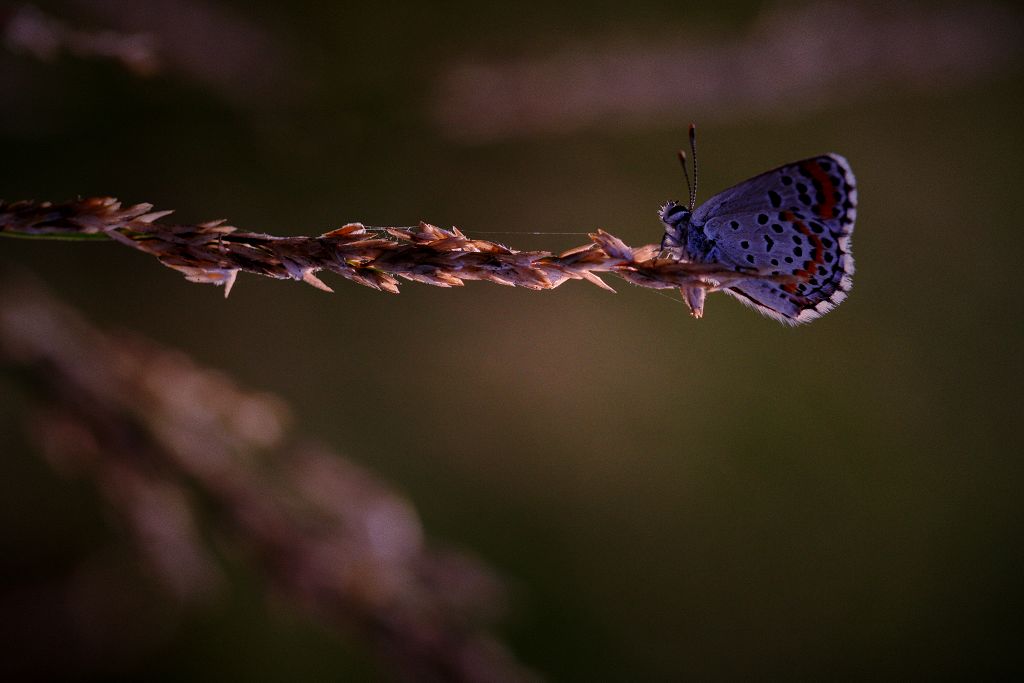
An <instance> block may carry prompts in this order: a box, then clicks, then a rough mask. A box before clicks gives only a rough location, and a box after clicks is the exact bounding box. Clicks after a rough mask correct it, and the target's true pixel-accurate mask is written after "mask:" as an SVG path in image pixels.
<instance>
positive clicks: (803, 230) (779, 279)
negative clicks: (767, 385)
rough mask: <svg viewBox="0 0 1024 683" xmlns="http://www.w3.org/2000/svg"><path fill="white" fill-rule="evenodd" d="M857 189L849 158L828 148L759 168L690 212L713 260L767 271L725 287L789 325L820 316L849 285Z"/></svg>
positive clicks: (729, 291) (739, 297)
mask: <svg viewBox="0 0 1024 683" xmlns="http://www.w3.org/2000/svg"><path fill="white" fill-rule="evenodd" d="M856 215H857V190H856V184H855V180H854V177H853V172H852V171H851V170H850V165H849V163H847V161H846V159H844V158H843V157H841V156H839V155H838V154H826V155H823V156H819V157H813V158H810V159H804V160H803V161H797V162H794V163H792V164H786V165H785V166H780V167H779V168H776V169H773V170H771V171H768V172H767V173H762V174H761V175H759V176H756V177H754V178H751V179H750V180H747V181H744V182H742V183H740V184H739V185H736V186H735V187H731V188H729V189H728V190H724V191H723V192H720V193H719V194H717V195H715V196H714V197H712V198H711V199H709V200H708V201H707V202H706V203H704V204H702V205H701V206H700V207H699V208H698V209H697V210H696V211H695V212H694V214H693V221H694V223H695V224H697V225H700V224H703V230H704V233H705V234H706V235H707V237H708V238H709V239H710V240H713V243H714V244H715V249H714V250H713V251H714V258H715V259H716V260H718V261H721V262H722V263H724V264H726V265H730V266H734V267H737V268H739V269H741V270H747V269H757V270H759V271H761V272H765V273H767V274H770V275H769V277H766V278H765V279H756V280H748V281H745V282H742V283H740V284H736V285H734V286H731V287H729V288H727V289H726V290H725V291H726V292H727V293H729V294H731V295H733V296H735V297H736V298H738V299H739V300H741V301H742V302H744V303H746V304H748V305H750V306H753V307H754V308H757V309H758V310H760V311H761V312H762V313H764V314H766V315H768V316H770V317H772V318H776V319H778V320H781V321H783V322H786V323H790V324H794V325H795V324H799V323H803V322H808V321H810V320H814V319H815V318H818V317H820V316H822V315H824V314H825V313H827V312H828V311H830V310H832V309H833V308H834V307H835V306H836V305H837V304H839V302H841V301H842V300H843V299H845V298H846V294H847V292H848V291H849V290H850V287H851V285H852V275H853V256H852V255H851V254H850V235H851V234H852V232H853V225H854V221H855V219H856Z"/></svg>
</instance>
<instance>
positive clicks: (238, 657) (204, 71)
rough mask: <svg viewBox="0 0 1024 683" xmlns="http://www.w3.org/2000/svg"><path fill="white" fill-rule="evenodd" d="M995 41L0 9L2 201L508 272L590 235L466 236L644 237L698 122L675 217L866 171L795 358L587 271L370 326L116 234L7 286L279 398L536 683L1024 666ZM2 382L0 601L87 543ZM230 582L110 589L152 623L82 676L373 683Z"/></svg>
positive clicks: (254, 577)
mask: <svg viewBox="0 0 1024 683" xmlns="http://www.w3.org/2000/svg"><path fill="white" fill-rule="evenodd" d="M1022 17H1024V14H1022V13H1021V11H1020V10H1019V9H1017V8H1016V6H1015V5H1013V4H1010V3H998V2H996V3H988V2H986V3H973V2H972V3H968V2H962V3H956V2H953V3H947V2H920V3H910V4H901V5H899V6H898V7H895V8H894V7H889V6H882V5H876V4H861V3H857V2H845V1H840V2H834V3H824V4H814V3H810V4H808V3H802V2H766V3H758V2H743V1H739V2H730V3H724V4H718V3H688V4H685V5H683V4H680V3H679V2H675V1H673V2H668V1H665V2H659V1H654V0H650V1H649V0H640V1H638V2H632V3H628V4H625V5H611V4H597V5H595V4H594V3H589V2H569V3H533V4H530V3H527V4H522V3H498V4H488V3H474V2H450V3H441V4H436V5H430V4H426V3H423V4H420V3H405V2H381V3H371V4H366V3H355V4H343V3H321V2H313V1H307V2H292V3H287V4H283V3H277V2H265V1H259V2H253V1H251V0H247V1H245V2H242V1H241V0H183V1H172V0H134V1H131V2H128V1H125V0H67V1H65V2H53V3H38V4H35V5H31V6H30V5H26V4H24V3H18V2H6V3H0V148H2V149H3V155H2V160H3V161H2V163H0V197H2V198H4V199H8V200H16V199H40V200H43V199H48V200H64V199H68V198H73V197H76V196H92V195H114V196H117V197H119V198H121V199H122V200H124V201H125V202H143V201H144V202H152V203H154V204H155V205H156V206H157V207H158V208H173V209H176V210H177V213H176V214H175V218H176V219H177V220H180V221H200V220H209V219H213V218H222V217H226V218H228V219H230V221H231V222H232V223H233V224H234V225H237V226H240V227H242V228H245V229H250V230H255V231H265V232H271V233H275V234H289V235H298V234H306V235H311V234H319V233H321V232H324V231H326V230H328V229H331V228H334V227H338V226H340V225H341V224H344V223H346V222H350V221H363V222H365V223H367V224H371V225H411V224H415V223H416V222H417V221H419V220H426V221H430V222H433V223H435V224H438V225H442V226H447V225H452V224H454V225H457V226H459V227H460V228H461V229H463V230H465V231H466V232H467V233H468V234H470V235H474V234H478V235H480V236H481V237H484V238H487V239H495V240H499V241H503V242H507V243H509V244H510V245H512V246H514V247H517V248H532V249H550V250H555V251H558V250H561V249H565V248H569V247H571V246H575V245H577V244H581V243H583V242H585V241H586V237H585V235H582V234H581V235H547V236H545V235H534V234H524V235H521V236H517V235H515V234H508V235H490V234H485V233H490V232H509V233H515V232H523V233H534V232H580V233H583V232H586V231H591V230H594V229H596V228H599V227H600V228H605V229H606V230H609V231H611V232H612V233H614V234H616V235H618V236H619V237H621V238H622V239H624V240H626V241H627V242H628V243H630V244H633V245H641V244H646V243H651V242H656V241H657V240H658V239H660V227H659V222H658V220H657V216H656V210H657V208H658V206H659V205H660V204H661V203H662V202H664V201H665V200H667V199H679V198H681V197H682V196H683V195H684V193H685V191H684V189H683V186H682V178H681V174H680V173H679V170H678V166H677V163H676V161H675V159H674V153H675V150H676V149H678V148H679V147H680V146H683V145H684V144H685V140H686V127H687V125H688V124H689V123H690V122H691V121H695V122H696V123H697V124H698V126H699V130H700V135H699V143H700V161H701V166H700V168H701V197H700V198H698V201H700V200H701V199H706V198H707V197H709V196H711V194H712V193H714V192H717V191H718V190H720V189H723V188H724V187H726V186H729V185H731V184H733V183H735V182H738V181H740V180H742V179H744V178H746V177H748V176H751V175H754V174H756V173H758V172H760V171H763V170H766V169H768V168H770V167H772V166H774V165H778V164H780V163H783V162H787V161H791V160H795V159H799V158H803V157H806V156H809V155H813V154H818V153H824V152H829V151H835V152H839V153H841V154H844V155H845V156H846V157H847V158H848V159H849V160H850V162H851V164H852V166H853V169H854V171H855V173H856V175H857V178H858V189H859V197H860V206H859V210H858V223H857V229H856V233H855V235H854V240H853V244H854V249H853V251H854V255H855V257H856V259H857V275H856V277H855V281H854V289H853V292H852V296H851V297H850V299H849V300H848V301H847V302H846V303H844V304H842V306H840V307H839V308H838V309H837V310H836V311H834V312H832V313H830V314H829V315H828V316H826V317H825V318H824V319H822V320H819V321H817V322H814V323H812V324H810V325H809V326H806V327H802V328H798V329H789V328H785V327H782V326H780V325H778V324H776V323H775V322H773V321H770V320H767V319H763V318H761V317H760V316H758V315H757V314H756V313H754V312H752V311H750V310H748V309H746V308H744V307H742V306H740V305H739V304H738V303H737V302H735V301H733V300H731V299H728V298H727V297H725V296H723V295H720V294H716V295H712V296H710V297H709V301H708V304H707V308H706V313H705V318H704V319H703V320H701V321H694V320H692V319H691V318H690V317H689V316H688V315H687V311H686V308H685V305H683V304H682V303H680V302H679V301H678V300H676V301H671V300H669V299H667V298H666V297H665V296H660V295H658V294H657V293H654V292H652V291H650V290H641V289H637V288H632V287H629V286H628V285H625V284H624V283H622V282H621V281H615V280H614V279H613V278H609V279H608V280H609V283H610V284H612V285H613V286H615V287H616V288H617V289H618V290H619V294H618V295H615V296H613V295H610V294H608V293H606V292H602V291H600V290H598V289H597V288H595V287H592V286H589V285H584V284H581V283H576V282H572V283H569V284H566V285H565V286H563V287H561V288H559V289H557V290H554V291H552V292H529V291H526V290H518V289H507V288H502V287H496V286H492V285H487V284H481V283H470V284H469V285H468V286H467V287H465V288H464V289H455V290H442V289H436V288H432V287H427V286H422V285H417V284H412V283H410V284H406V285H404V287H403V292H402V294H401V295H400V296H389V295H386V294H382V293H377V292H373V291H371V290H368V289H364V288H360V287H357V286H355V285H352V284H350V283H346V282H344V281H341V280H340V279H338V278H334V279H332V278H331V276H330V275H329V274H328V275H326V276H325V277H324V279H325V281H327V282H328V283H329V284H331V285H332V286H334V287H335V289H336V293H335V294H333V295H326V294H323V293H321V292H318V291H315V290H313V289H311V288H309V287H306V286H304V285H298V284H294V283H288V282H276V281H271V280H265V279H261V278H257V277H254V276H247V275H245V274H242V275H241V276H240V277H239V281H238V283H237V284H236V286H235V289H234V291H233V292H232V294H231V297H230V299H228V300H227V301H225V300H224V298H223V296H222V290H220V289H216V288H213V287H208V286H200V285H195V284H190V283H187V282H185V281H184V280H183V279H182V278H181V277H180V276H179V275H178V274H176V273H174V272H173V271H170V270H168V269H164V268H162V267H160V266H159V265H158V264H156V263H155V262H153V261H152V260H151V259H149V258H147V257H144V256H142V255H139V254H135V253H131V252H130V251H128V250H126V249H124V248H121V247H119V246H116V245H114V244H104V243H99V244H96V243H87V244H71V243H63V242H28V241H18V240H5V241H4V242H3V243H2V244H0V248H2V250H3V251H2V260H3V261H4V262H6V263H17V264H21V265H23V266H25V267H26V268H27V269H29V270H31V271H32V272H33V273H34V274H35V275H36V276H38V277H39V278H40V279H42V280H44V281H45V282H46V283H47V284H48V286H49V287H50V288H51V289H52V290H53V291H54V292H55V293H56V294H57V295H59V296H60V297H62V298H63V299H64V300H66V301H68V302H70V303H72V304H73V305H75V306H76V307H78V308H80V309H81V310H82V311H84V312H85V313H86V314H87V315H88V316H89V317H90V318H91V319H92V320H94V321H95V322H96V323H98V324H100V325H102V326H105V327H117V328H132V329H134V330H137V331H139V332H141V333H143V334H145V335H147V336H149V337H151V338H154V339H156V340H159V341H160V342H162V343H165V344H169V345H172V346H176V347H178V348H180V349H182V350H184V351H186V352H187V353H188V354H190V355H191V356H192V357H194V358H195V359H196V360H197V361H198V362H200V363H202V364H205V365H210V366H215V367H218V368H220V369H222V370H224V371H225V372H227V373H229V374H230V375H231V376H233V377H234V378H236V379H237V380H239V381H240V382H242V383H244V384H245V385H247V386H250V387H255V388H258V389H261V390H266V391H269V392H273V393H275V394H277V395H279V396H280V397H282V398H284V399H285V400H286V401H287V402H288V403H289V404H290V405H291V407H292V410H293V412H294V414H295V415H296V418H295V420H296V423H297V429H298V430H299V431H300V432H302V433H304V434H310V435H317V437H319V438H321V439H323V440H324V441H325V442H327V443H328V444H330V445H331V446H332V447H333V448H335V449H337V450H339V451H341V452H344V453H345V454H346V455H347V456H348V457H350V458H352V459H353V460H355V461H357V462H359V463H361V464H362V465H364V466H365V467H367V468H369V469H370V470H372V471H373V472H375V473H376V474H377V475H378V476H380V477H381V478H383V479H385V480H387V481H389V482H390V483H391V484H392V485H394V486H396V487H397V488H398V489H400V490H401V491H403V492H404V493H405V494H407V495H408V497H409V499H410V500H411V501H412V502H413V503H414V504H415V506H416V508H417V510H418V512H419V514H420V516H421V517H422V520H423V524H424V527H425V529H426V533H427V534H428V536H430V537H431V538H434V539H439V540H440V541H442V542H444V543H445V544H447V545H451V546H455V547H459V548H462V549H465V550H467V551H469V552H470V553H472V554H473V555H475V556H477V557H479V558H480V559H481V560H482V561H484V562H485V563H487V564H488V565H489V566H490V567H491V568H492V569H493V570H494V571H495V572H496V573H497V574H498V575H500V576H501V577H502V578H503V579H504V580H505V581H506V582H507V583H508V584H509V585H510V587H511V593H510V596H511V597H510V600H509V612H508V614H507V615H506V617H505V619H504V620H503V622H502V624H501V629H500V633H499V635H500V636H501V637H502V639H503V640H504V641H505V642H506V643H507V644H508V645H509V647H510V649H511V650H512V652H514V653H515V655H516V656H517V657H518V658H519V659H520V660H522V661H523V662H525V663H526V664H527V665H528V666H529V667H531V668H532V669H534V670H535V671H537V672H539V673H540V674H541V675H542V676H544V677H546V678H550V679H552V680H567V681H568V680H580V681H582V680H627V679H628V680H670V679H680V678H682V679H686V678H691V679H712V680H717V679H737V678H743V679H749V678H754V677H757V678H767V679H777V678H782V679H821V678H825V677H828V678H849V679H860V680H863V679H890V678H906V677H908V676H910V677H913V678H936V677H946V676H949V677H960V676H966V675H968V674H979V673H980V674H983V675H985V674H987V675H989V676H993V675H995V674H997V673H1001V672H1007V671H1010V670H1014V669H1017V670H1018V671H1019V665H1020V660H1019V656H1020V655H1019V646H1020V642H1021V638H1022V636H1024V624H1022V619H1021V598H1022V596H1021V592H1022V585H1024V583H1022V579H1021V577H1022V570H1024V556H1022V555H1024V553H1022V550H1024V545H1022V542H1021V532H1022V531H1024V529H1022V524H1021V521H1022V520H1021V512H1022V510H1021V505H1020V493H1019V491H1020V486H1019V485H1020V480H1021V475H1022V473H1024V465H1022V464H1021V462H1020V454H1021V452H1022V450H1024V449H1022V446H1024V444H1022V438H1021V427H1020V425H1021V421H1022V418H1024V414H1022V405H1024V403H1022V400H1021V399H1022V395H1021V393H1022V392H1021V390H1020V382H1021V380H1022V374H1024V373H1022V361H1021V358H1022V355H1021V352H1022V341H1024V324H1022V323H1024V320H1022V315H1021V314H1022V310H1021V304H1020V295H1019V292H1018V291H1017V286H1019V279H1020V278H1019V276H1018V274H1017V273H1016V272H1015V266H1014V263H1015V256H1014V255H1015V254H1016V253H1017V252H1019V242H1020V238H1019V235H1020V232H1021V225H1020V224H1021V218H1020V217H1021V215H1024V202H1022V200H1021V192H1020V184H1021V181H1022V180H1024V172H1022V168H1024V166H1022V164H1021V156H1022V153H1024V134H1022V132H1021V115H1022V107H1021V105H1022V103H1024V98H1022V94H1024V81H1022V79H1021V74H1022V68H1021V67H1022V54H1024V48H1022V40H1021V39H1022V38H1024V25H1022ZM0 296H3V293H2V292H0ZM676 298H677V299H678V297H676ZM5 385H6V387H7V388H6V389H5ZM11 386H12V384H11V380H10V377H9V375H5V374H0V392H2V393H0V406H2V407H3V410H2V411H0V443H2V444H3V445H2V446H0V450H2V451H3V457H2V458H0V501H3V502H2V504H0V580H2V581H3V585H2V586H0V590H6V591H13V590H15V589H16V588H17V587H18V586H21V585H24V584H25V583H26V582H28V581H30V580H31V579H32V578H33V577H38V576H40V575H43V574H46V573H47V572H51V571H54V570H53V568H54V567H66V566H73V565H76V564H77V563H80V562H81V561H82V559H83V558H86V557H89V556H91V555H92V554H93V553H95V552H96V549H97V548H101V547H103V548H107V547H109V546H110V545H111V539H112V538H114V539H116V538H117V531H116V528H115V527H116V525H115V524H113V523H112V521H111V518H110V515H109V514H108V513H107V511H106V509H105V507H104V503H103V502H102V500H101V499H99V498H98V497H97V496H96V495H95V494H94V492H93V491H92V489H91V487H90V485H89V483H88V481H81V480H74V479H70V480H69V479H67V478H64V477H62V476H61V475H60V474H59V473H56V472H54V471H52V470H51V469H50V468H49V467H48V466H47V465H46V464H45V463H43V462H42V461H41V460H40V459H39V458H38V457H37V456H36V454H35V453H34V452H33V448H32V447H31V446H30V445H29V444H30V442H31V440H30V439H29V438H27V437H26V435H25V429H24V427H23V425H22V422H21V420H20V417H19V414H20V413H19V411H20V409H21V407H20V405H19V401H18V399H17V398H16V396H17V394H16V393H12V390H11ZM396 416H400V418H401V421H400V422H399V423H398V424H399V425H400V426H398V427H396V426H395V424H396V423H395V420H394V418H395V417H396ZM231 572H232V574H231V576H232V580H231V582H230V584H229V587H228V588H227V589H225V590H224V591H222V592H221V594H220V595H219V596H218V597H217V599H215V600H212V601H210V602H206V603H202V604H199V605H195V604H188V605H185V606H181V605H177V604H175V603H174V602H173V601H172V600H169V599H167V598H158V597H153V596H151V595H149V592H147V591H150V590H151V589H149V588H145V586H147V585H148V584H147V581H148V579H147V577H146V573H145V572H144V571H143V570H141V569H139V568H133V566H132V564H131V562H126V563H125V570H124V576H123V577H121V578H120V579H119V581H120V582H121V583H122V585H123V586H125V591H126V592H127V593H130V594H131V595H132V596H133V599H134V600H137V601H139V603H140V604H143V605H145V608H144V610H143V608H140V609H139V610H134V609H126V610H125V613H124V614H122V615H120V617H119V618H121V619H122V620H123V623H121V624H120V628H123V629H124V632H125V633H126V634H131V633H134V632H135V631H136V630H137V629H142V626H138V627H136V623H137V620H140V619H141V618H140V617H139V616H138V615H139V613H140V611H146V615H147V616H146V618H145V619H144V620H141V621H142V622H144V624H148V626H146V627H145V628H152V629H158V628H164V629H165V630H166V632H161V635H160V636H159V637H153V638H142V637H135V638H134V639H132V638H127V636H126V638H127V641H126V642H128V644H126V645H125V651H126V653H127V654H124V656H121V657H111V658H109V659H104V660H100V661H95V662H92V663H91V664H90V668H88V669H85V670H82V671H81V674H82V675H83V676H90V677H107V676H124V677H143V676H144V677H147V678H153V677H165V678H180V677H185V676H187V677H190V678H196V679H218V680H221V679H225V678H230V677H245V678H247V679H252V680H273V679H277V680H281V679H285V678H298V677H306V678H322V679H324V678H326V679H339V678H340V679H345V678H356V677H362V676H366V675H369V674H368V673H367V672H368V671H372V670H375V669H374V665H372V664H369V663H368V660H369V656H368V654H367V652H366V651H365V649H364V648H363V646H362V644H361V640H360V638H359V637H358V636H357V635H354V636H350V637H342V638H336V637H335V635H334V634H333V632H331V631H330V630H328V629H327V628H326V627H324V626H322V625H320V624H318V623H317V622H316V620H315V619H312V618H309V617H307V616H304V615H302V614H297V613H293V612H291V611H289V610H288V609H287V605H284V606H282V605H280V604H277V603H275V602H274V601H268V600H267V599H266V597H265V595H264V593H265V591H264V590H263V588H262V584H261V578H260V574H259V571H258V570H257V569H254V568H249V567H246V566H245V565H244V564H242V565H239V566H235V567H233V568H232V569H231ZM133 586H134V587H135V588H132V587H133ZM5 604H6V603H5ZM0 619H5V617H4V616H3V615H0ZM5 620H6V619H5ZM42 623H45V619H43V620H42ZM154 624H156V625H159V626H154ZM8 627H9V628H14V627H17V625H14V626H12V625H11V624H10V623H8ZM136 641H138V642H136ZM0 656H3V657H5V658H13V659H15V660H17V658H18V657H19V653H17V652H7V653H4V654H2V655H0ZM55 656H56V653H55Z"/></svg>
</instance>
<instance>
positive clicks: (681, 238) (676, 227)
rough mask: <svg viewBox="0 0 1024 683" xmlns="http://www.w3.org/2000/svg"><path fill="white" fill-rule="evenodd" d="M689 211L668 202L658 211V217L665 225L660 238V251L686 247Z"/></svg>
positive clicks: (680, 205) (677, 204)
mask: <svg viewBox="0 0 1024 683" xmlns="http://www.w3.org/2000/svg"><path fill="white" fill-rule="evenodd" d="M691 215H692V214H691V212H690V209H688V208H687V207H685V206H683V205H682V204H679V203H677V202H668V203H667V204H665V205H664V206H663V207H661V210H660V211H658V217H659V218H661V222H662V223H664V224H665V235H664V237H662V238H661V248H662V249H678V248H681V247H685V246H686V234H687V227H688V226H689V224H690V216H691Z"/></svg>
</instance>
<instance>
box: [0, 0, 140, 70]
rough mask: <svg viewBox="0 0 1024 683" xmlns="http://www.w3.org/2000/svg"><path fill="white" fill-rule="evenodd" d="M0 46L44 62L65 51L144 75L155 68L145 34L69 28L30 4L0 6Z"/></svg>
mask: <svg viewBox="0 0 1024 683" xmlns="http://www.w3.org/2000/svg"><path fill="white" fill-rule="evenodd" d="M0 45H4V46H6V47H7V48H8V49H9V50H11V51H12V52H21V53H26V54H29V55H32V56H33V57H35V58H36V59H39V60H42V61H47V62H49V61H53V60H55V59H56V58H57V57H58V56H59V55H60V54H61V53H64V52H67V53H69V54H72V55H75V56H76V57H87V58H99V59H113V60H115V61H117V62H119V63H120V64H121V65H122V66H124V67H125V68H127V69H129V70H130V71H134V72H135V73H137V74H139V75H144V76H145V75H150V74H152V73H154V72H155V71H156V70H157V67H158V60H157V56H156V50H155V46H154V41H153V39H152V37H151V36H149V35H148V34H145V33H131V34H129V33H119V32H117V31H110V30H104V31H85V30H81V29H77V28H72V27H71V26H69V25H68V24H67V23H65V22H63V21H61V20H59V19H56V18H55V17H52V16H50V15H48V14H46V13H44V12H43V11H42V10H40V9H39V8H37V7H35V6H34V5H30V4H23V5H17V6H0Z"/></svg>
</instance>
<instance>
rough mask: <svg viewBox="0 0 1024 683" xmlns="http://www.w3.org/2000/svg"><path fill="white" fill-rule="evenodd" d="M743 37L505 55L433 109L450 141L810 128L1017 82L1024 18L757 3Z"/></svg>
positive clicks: (460, 69) (454, 79)
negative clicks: (910, 97)
mask: <svg viewBox="0 0 1024 683" xmlns="http://www.w3.org/2000/svg"><path fill="white" fill-rule="evenodd" d="M758 5H759V6H761V7H762V10H761V12H760V13H759V15H758V16H757V17H756V18H755V19H754V20H753V21H752V22H750V23H749V24H748V25H747V26H745V27H743V28H740V29H731V30H723V28H721V27H715V26H713V25H705V26H701V25H700V24H699V23H693V22H686V23H683V24H680V25H673V24H668V23H666V24H664V25H662V26H658V27H652V30H650V31H645V32H643V33H642V34H640V35H638V36H629V35H628V34H627V33H626V32H625V31H624V30H623V28H622V27H620V26H618V25H615V26H614V31H613V32H612V33H610V34H607V35H600V36H596V37H593V38H591V39H583V38H578V39H576V40H569V41H559V42H558V44H557V49H553V50H539V49H536V48H534V49H532V50H531V49H530V46H531V45H534V44H536V42H537V41H534V42H533V43H524V44H523V51H522V52H521V53H519V54H517V55H511V56H505V57H489V56H487V55H479V56H477V57H473V56H466V57H463V58H460V59H459V60H458V61H457V62H453V63H452V64H451V65H450V66H449V67H448V68H447V70H446V71H445V72H444V73H442V74H441V75H440V78H439V80H438V84H437V86H436V87H435V90H434V93H433V96H432V104H431V110H432V113H433V118H434V120H435V122H436V124H437V125H438V127H439V128H440V129H441V130H442V131H443V132H444V133H445V134H446V135H448V136H449V137H450V138H451V139H453V140H458V141H463V142H468V143H481V142H493V141H496V140H505V139H510V138H518V137H529V136H536V135H539V134H570V133H574V132H576V131H579V130H581V129H588V128H599V127H606V128H609V129H612V130H615V131H618V132H621V131H622V130H623V128H624V127H629V126H632V127H641V128H642V127H650V126H652V125H664V126H671V127H675V126H678V125H679V121H680V118H681V117H682V115H683V113H684V112H685V116H686V119H687V120H713V121H715V122H716V123H717V124H723V123H726V122H737V121H740V122H744V121H746V122H749V121H756V122H758V123H759V124H762V125H763V124H764V122H765V121H766V120H768V119H771V120H782V121H787V120H794V119H795V120H804V119H805V118H806V117H807V116H808V115H809V114H810V113H813V112H816V111H821V110H824V109H828V108H834V107H840V106H843V105H845V104H847V103H849V102H851V101H857V100H862V99H870V98H879V97H883V96H885V97H887V96H891V93H892V92H894V91H905V92H909V93H926V94H933V93H943V92H949V91H950V90H956V89H958V88H963V87H965V86H971V85H973V84H975V83H978V82H983V81H985V80H987V79H990V78H998V77H1000V76H1010V75H1012V74H1013V73H1015V72H1016V70H1017V69H1018V68H1019V65H1020V62H1021V57H1022V55H1024V14H1022V13H1021V11H1020V6H1019V5H1015V4H1014V3H1006V2H963V1H959V2H942V3H923V2H906V3H868V2H861V1H859V0H852V1H851V0H833V1H830V2H788V1H786V0H776V1H774V2H769V3H758Z"/></svg>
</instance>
